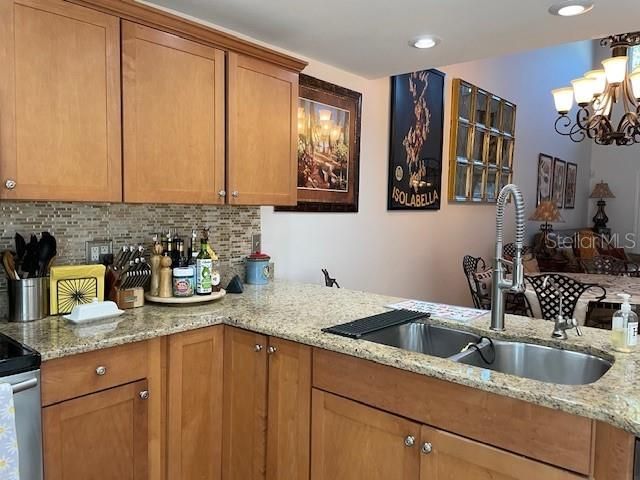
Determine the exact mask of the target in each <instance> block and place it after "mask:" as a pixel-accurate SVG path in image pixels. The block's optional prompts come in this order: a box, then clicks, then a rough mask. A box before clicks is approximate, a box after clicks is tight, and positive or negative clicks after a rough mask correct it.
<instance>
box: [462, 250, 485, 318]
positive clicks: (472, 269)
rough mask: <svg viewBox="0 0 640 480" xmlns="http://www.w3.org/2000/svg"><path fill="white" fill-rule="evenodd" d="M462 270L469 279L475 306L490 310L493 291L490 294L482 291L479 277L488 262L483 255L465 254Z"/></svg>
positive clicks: (468, 283) (470, 291) (468, 282)
mask: <svg viewBox="0 0 640 480" xmlns="http://www.w3.org/2000/svg"><path fill="white" fill-rule="evenodd" d="M462 270H463V271H464V276H465V277H466V279H467V285H468V286H469V293H470V294H471V299H472V300H473V306H474V307H475V308H479V309H482V310H490V309H491V292H489V294H486V293H482V288H481V286H480V283H479V282H478V278H477V274H478V273H479V272H482V271H486V270H487V262H485V261H484V259H483V258H482V257H473V256H471V255H465V256H464V258H463V259H462Z"/></svg>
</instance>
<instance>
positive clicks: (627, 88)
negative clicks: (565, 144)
mask: <svg viewBox="0 0 640 480" xmlns="http://www.w3.org/2000/svg"><path fill="white" fill-rule="evenodd" d="M600 45H602V46H603V47H611V58H608V59H606V60H603V61H602V66H603V69H601V70H591V71H589V72H587V73H585V75H584V77H582V78H577V79H575V80H572V81H571V85H572V86H571V87H564V88H557V89H555V90H553V91H552V92H551V93H552V94H553V100H554V103H555V106H556V110H557V111H558V115H559V116H558V118H557V119H556V123H555V129H556V132H558V133H559V134H560V135H564V136H567V137H569V138H570V139H571V140H573V141H574V142H581V141H582V140H584V139H585V137H586V138H590V139H592V140H593V141H595V143H597V144H598V145H613V144H616V145H631V144H634V143H640V67H638V68H636V69H635V70H634V71H633V72H632V73H631V74H628V73H627V59H628V57H627V53H628V50H629V48H630V47H633V46H635V45H640V32H635V33H623V34H620V35H611V36H610V37H607V38H604V39H602V40H601V41H600ZM574 97H575V99H576V103H577V104H578V110H577V112H576V115H575V121H572V119H571V118H570V117H569V112H570V111H571V107H572V106H573V98H574ZM615 105H620V106H621V107H622V110H623V112H620V113H621V114H622V115H621V116H620V117H619V118H615V115H614V114H615V112H614V106H615Z"/></svg>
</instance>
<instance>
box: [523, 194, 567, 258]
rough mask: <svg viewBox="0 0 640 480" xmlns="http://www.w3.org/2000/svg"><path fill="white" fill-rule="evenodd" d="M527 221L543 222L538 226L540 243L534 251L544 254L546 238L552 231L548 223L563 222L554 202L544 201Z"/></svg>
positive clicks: (545, 251)
mask: <svg viewBox="0 0 640 480" xmlns="http://www.w3.org/2000/svg"><path fill="white" fill-rule="evenodd" d="M529 220H531V221H534V222H544V223H543V224H542V225H540V230H541V231H542V241H541V242H540V243H539V244H538V246H537V248H536V250H537V251H540V252H544V253H548V252H547V238H548V236H549V232H550V231H551V230H552V228H551V225H550V224H549V222H564V219H563V218H562V215H560V210H558V207H557V205H556V202H554V201H552V200H544V201H542V202H540V204H539V205H538V206H537V207H536V209H535V211H534V212H533V213H532V214H531V216H530V217H529Z"/></svg>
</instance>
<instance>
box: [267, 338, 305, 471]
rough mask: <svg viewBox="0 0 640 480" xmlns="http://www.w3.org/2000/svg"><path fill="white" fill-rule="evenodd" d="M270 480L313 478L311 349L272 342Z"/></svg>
mask: <svg viewBox="0 0 640 480" xmlns="http://www.w3.org/2000/svg"><path fill="white" fill-rule="evenodd" d="M268 353H269V409H268V415H267V424H268V426H267V480H280V479H283V478H291V479H293V478H295V479H296V480H305V479H308V478H309V448H310V431H309V430H310V425H311V348H310V347H308V346H306V345H301V344H299V343H294V342H289V341H286V340H282V339H279V338H273V337H270V338H269V349H268Z"/></svg>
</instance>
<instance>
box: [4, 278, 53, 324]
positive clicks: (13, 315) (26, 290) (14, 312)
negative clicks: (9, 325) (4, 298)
mask: <svg viewBox="0 0 640 480" xmlns="http://www.w3.org/2000/svg"><path fill="white" fill-rule="evenodd" d="M48 286H49V279H48V278H24V279H21V280H9V321H10V322H30V321H31V320H39V319H41V318H44V317H46V316H47V314H48V313H49V301H48V293H49V292H48Z"/></svg>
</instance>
